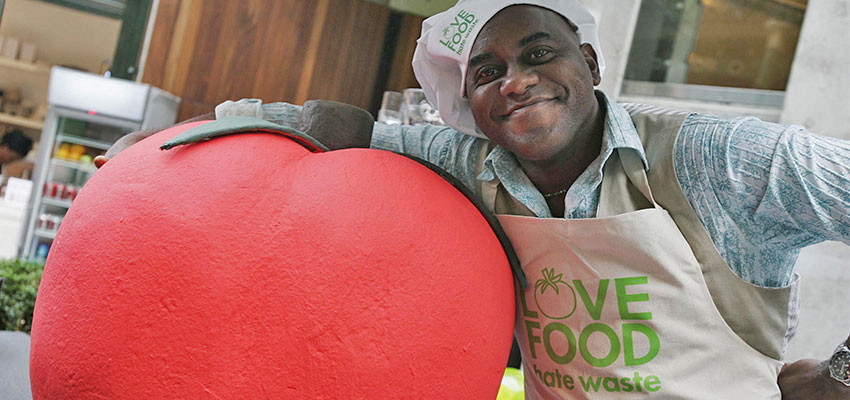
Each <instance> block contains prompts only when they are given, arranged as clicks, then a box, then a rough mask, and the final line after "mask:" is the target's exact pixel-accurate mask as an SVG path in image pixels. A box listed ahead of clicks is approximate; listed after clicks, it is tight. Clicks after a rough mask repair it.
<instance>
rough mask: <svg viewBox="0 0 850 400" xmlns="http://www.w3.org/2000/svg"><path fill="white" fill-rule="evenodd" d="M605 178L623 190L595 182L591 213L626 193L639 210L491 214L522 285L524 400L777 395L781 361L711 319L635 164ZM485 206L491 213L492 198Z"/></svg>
mask: <svg viewBox="0 0 850 400" xmlns="http://www.w3.org/2000/svg"><path fill="white" fill-rule="evenodd" d="M604 172H605V175H604V176H605V179H606V180H607V181H609V182H617V181H620V182H631V185H628V184H626V185H610V184H609V185H607V186H606V185H605V183H604V182H603V189H602V198H601V199H600V204H604V202H605V198H606V197H612V196H618V195H622V193H615V192H617V191H625V190H634V188H636V189H637V190H638V191H640V193H642V194H643V196H644V197H645V198H646V199H647V200H648V202H647V204H648V205H649V208H646V209H641V210H638V211H633V212H627V213H624V214H619V215H613V216H604V213H603V212H602V211H603V210H602V206H600V216H602V217H600V218H592V219H572V220H570V219H560V218H533V217H524V216H516V215H498V218H499V221H500V222H501V224H502V226H503V227H504V229H505V232H506V233H507V235H508V236H509V237H510V239H511V242H512V243H513V246H514V248H515V249H516V251H517V255H518V256H519V259H520V261H521V263H522V267H523V269H524V271H525V274H526V276H527V277H528V282H529V287H528V288H527V289H526V290H525V292H524V293H523V292H519V293H518V294H517V317H516V327H515V333H516V336H517V340H518V341H519V345H520V349H521V351H522V357H523V369H524V371H525V376H526V378H525V382H526V388H525V390H526V396H527V398H530V399H538V398H547V399H549V398H638V397H644V396H647V397H654V398H696V399H707V398H711V399H769V398H779V397H780V392H779V388H778V386H777V383H776V377H777V375H778V373H779V369H780V367H781V365H782V363H781V362H779V361H777V360H775V359H773V358H770V357H768V356H766V355H764V354H762V353H761V352H759V351H757V350H755V349H753V348H752V347H750V345H748V344H747V343H746V342H744V341H743V340H742V339H741V338H740V337H739V336H738V335H736V334H735V333H734V332H733V331H732V329H731V328H730V327H729V326H728V325H727V324H726V322H725V321H724V319H723V318H722V317H721V315H720V313H719V312H718V310H717V308H716V307H715V305H714V302H713V301H712V298H711V296H710V294H709V291H708V289H707V288H706V284H705V280H704V278H703V274H702V272H701V270H700V266H699V264H698V262H697V260H696V259H695V257H694V255H693V252H692V251H691V248H690V247H689V246H688V243H687V242H686V241H685V239H684V238H683V237H682V234H681V233H680V231H679V229H678V228H677V226H676V224H675V223H674V222H673V219H672V218H671V217H670V215H669V214H668V213H667V211H665V210H664V209H662V208H661V207H660V206H658V204H657V203H656V202H655V200H654V199H653V197H652V194H651V192H650V190H649V185H648V183H647V177H646V173H645V171H644V169H643V164H642V162H641V161H640V158H639V157H638V155H637V154H636V153H635V152H634V151H632V150H618V152H617V153H615V155H612V157H611V158H610V159H609V161H608V162H607V163H606V166H605V171H604ZM626 186H631V189H629V188H627V187H626ZM484 198H485V201H489V202H491V206H493V208H491V209H495V210H496V211H497V212H499V207H498V205H494V204H493V202H495V201H496V196H495V190H490V191H489V194H485V195H484ZM518 290H519V289H518Z"/></svg>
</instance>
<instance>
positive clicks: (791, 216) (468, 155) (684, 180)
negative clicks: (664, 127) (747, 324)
mask: <svg viewBox="0 0 850 400" xmlns="http://www.w3.org/2000/svg"><path fill="white" fill-rule="evenodd" d="M600 93H601V92H600ZM603 96H604V95H603ZM605 100H606V101H605V103H606V107H607V113H606V117H605V126H604V131H603V136H602V150H601V152H600V154H599V156H598V157H597V158H596V159H595V160H594V161H593V162H592V163H591V164H590V165H589V166H588V167H587V169H586V170H585V171H584V172H583V173H582V174H581V175H580V176H579V178H578V179H577V180H576V182H575V183H574V184H573V185H572V186H571V187H570V189H569V190H568V191H567V193H566V198H565V200H564V202H565V213H564V214H565V217H566V218H593V217H595V216H596V210H597V208H598V205H599V194H600V190H601V183H602V167H603V166H604V165H605V161H607V159H608V157H609V156H610V155H611V154H612V152H613V151H614V149H618V148H631V149H635V150H637V151H638V153H639V154H640V155H641V157H643V158H644V161H645V156H644V151H643V146H642V145H641V142H640V138H639V136H638V133H637V131H636V129H635V127H634V125H633V124H632V121H631V118H630V117H629V114H628V112H627V111H626V110H625V109H624V108H623V107H622V106H621V105H619V104H617V103H615V102H613V101H610V100H609V99H607V97H605ZM262 113H263V118H265V119H266V120H269V121H271V122H275V123H280V124H287V125H290V126H297V125H298V124H299V123H300V107H299V106H294V105H291V104H287V103H271V104H264V105H263V107H262ZM486 145H487V143H486V141H485V140H484V139H480V138H474V137H471V136H468V135H465V134H462V133H459V132H457V131H455V130H454V129H452V128H450V127H446V126H433V125H424V126H399V125H385V124H381V123H376V124H375V127H374V130H373V136H372V147H374V148H379V149H385V150H392V151H398V152H403V153H406V154H410V155H413V156H417V157H420V158H423V159H425V160H428V161H430V162H432V163H434V164H436V165H438V166H440V167H442V168H443V169H445V170H446V171H448V172H449V173H451V174H452V175H454V176H455V177H457V178H458V179H460V180H461V181H462V182H463V183H464V184H466V185H467V187H469V188H475V187H476V186H477V185H475V179H483V180H492V179H498V180H499V181H500V182H501V183H502V185H503V186H504V187H505V189H507V191H508V192H509V193H510V194H511V195H512V196H513V197H515V198H516V199H517V200H519V201H520V202H522V204H523V205H525V206H526V207H528V209H529V210H531V211H532V212H534V214H535V215H537V216H538V217H541V218H546V217H551V216H552V215H551V213H550V211H549V208H548V206H547V205H546V201H545V200H544V198H543V195H542V194H541V193H540V192H539V191H538V190H537V188H536V187H535V186H534V185H533V184H532V183H531V181H530V180H529V178H528V177H527V176H526V175H525V173H524V172H523V170H522V169H521V168H520V166H519V163H518V162H517V160H516V158H514V156H513V155H512V154H511V153H510V152H508V151H507V150H505V149H503V148H501V147H498V146H497V147H495V148H494V149H493V150H492V151H491V152H490V154H489V155H488V156H487V158H486V160H485V163H484V165H485V169H484V171H482V172H481V174H480V175H478V176H476V175H475V157H476V155H477V154H478V150H479V148H480V147H481V146H486ZM674 157H675V159H674V165H675V168H676V175H677V178H678V180H679V184H680V186H681V187H682V190H683V192H684V194H685V197H687V199H688V201H689V202H690V204H691V206H692V207H693V209H694V211H695V212H696V214H697V216H698V217H699V219H700V221H701V222H702V224H703V225H704V226H705V228H706V230H707V231H708V233H709V236H710V237H711V239H712V240H713V242H714V244H715V246H716V247H717V249H718V250H719V252H720V255H721V256H722V257H723V259H724V260H726V262H727V263H728V264H729V266H730V267H731V268H732V269H733V270H734V271H735V273H736V274H738V276H740V277H741V278H743V279H744V280H745V281H747V282H750V283H753V284H756V285H760V286H766V287H779V286H784V285H787V284H788V283H790V282H791V279H792V276H793V272H794V271H793V270H794V264H795V262H796V259H797V255H798V254H799V251H800V249H801V248H802V247H804V246H807V245H810V244H814V243H818V242H821V241H824V240H838V241H842V242H844V243H847V244H850V142H848V141H843V140H839V139H834V138H829V137H824V136H819V135H815V134H812V133H809V132H807V131H805V130H804V129H803V128H801V127H799V126H784V125H778V124H773V123H768V122H763V121H760V120H758V119H756V118H732V119H728V118H719V117H715V116H710V115H701V114H691V115H690V116H688V117H687V119H686V120H685V122H684V125H683V127H682V129H681V131H680V132H679V136H678V137H677V139H676V145H675V150H674Z"/></svg>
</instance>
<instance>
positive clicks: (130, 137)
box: [94, 131, 157, 168]
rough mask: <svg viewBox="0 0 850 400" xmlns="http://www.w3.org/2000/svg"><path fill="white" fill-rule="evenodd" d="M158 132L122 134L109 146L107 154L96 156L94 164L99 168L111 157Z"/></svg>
mask: <svg viewBox="0 0 850 400" xmlns="http://www.w3.org/2000/svg"><path fill="white" fill-rule="evenodd" d="M156 132H157V131H139V132H133V133H128V134H126V135H124V136H122V137H121V138H120V139H118V140H117V141H115V143H113V144H112V146H111V147H109V150H107V151H106V155H102V156H97V157H95V158H94V166H95V167H97V168H100V167H102V166H103V164H106V162H107V161H109V159H110V158H112V157H115V155H116V154H118V153H120V152H121V151H123V150H124V149H126V148H128V147H130V146H132V145H134V144H136V143H137V142H139V141H141V140H142V139H144V138H146V137H148V136H150V135H153V134H154V133H156Z"/></svg>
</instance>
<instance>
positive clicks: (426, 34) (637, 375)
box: [100, 0, 850, 399]
mask: <svg viewBox="0 0 850 400" xmlns="http://www.w3.org/2000/svg"><path fill="white" fill-rule="evenodd" d="M596 29H597V26H596V23H595V21H594V18H593V17H592V15H591V14H590V13H589V12H588V11H587V10H586V9H585V8H584V6H583V5H582V4H581V3H580V2H579V1H577V0H529V1H510V0H460V1H459V2H458V4H456V5H455V6H454V7H452V8H451V9H449V10H447V11H446V12H443V13H441V14H438V15H435V16H433V17H431V18H428V19H427V20H425V22H424V23H423V29H422V36H421V37H420V39H419V41H418V42H417V48H416V52H415V54H414V60H413V68H414V71H415V73H416V76H417V79H418V80H419V82H420V84H421V85H422V88H423V89H424V91H425V93H426V96H427V98H428V100H429V101H430V102H431V103H432V104H433V105H435V106H436V107H437V108H438V109H439V111H440V113H441V115H442V117H443V119H444V120H445V121H446V122H447V124H448V125H449V126H390V125H384V124H380V123H376V124H375V126H374V129H373V131H372V132H371V146H372V147H374V148H379V149H387V150H394V151H399V152H404V153H407V154H410V155H413V156H417V157H420V158H424V159H426V160H428V161H431V162H432V163H434V164H437V165H438V166H440V167H442V168H443V169H445V170H446V171H448V172H449V173H451V174H453V175H454V176H456V177H457V178H458V179H460V180H461V181H462V182H463V183H464V184H465V185H466V186H468V187H469V188H471V189H473V190H474V191H475V193H476V194H477V195H478V196H480V197H481V198H482V199H483V200H484V203H485V204H486V205H487V206H488V207H489V209H490V210H491V211H493V212H494V213H496V214H497V215H498V217H499V220H500V221H501V223H502V225H503V226H504V228H505V231H506V232H507V234H508V236H509V237H510V239H511V242H512V243H513V244H514V246H515V247H516V248H517V253H518V256H519V258H520V260H521V262H522V267H523V270H524V272H525V274H526V276H527V278H528V280H529V282H531V283H533V284H530V285H529V287H528V288H527V289H526V290H524V291H523V290H518V291H517V315H516V327H515V333H516V336H517V339H518V343H519V346H520V348H521V351H522V355H523V360H522V362H523V366H524V372H525V376H526V395H527V397H528V398H535V399H536V398H634V397H637V396H649V397H658V398H693V399H703V398H717V399H768V398H771V399H772V398H779V397H780V396H781V397H782V398H785V399H813V398H818V399H846V398H848V396H850V349H847V344H850V339H848V341H844V342H842V343H841V344H840V345H839V347H838V349H837V350H836V352H835V355H833V357H832V358H831V359H830V360H825V361H817V360H800V361H797V362H793V363H789V364H785V363H784V360H783V356H784V352H785V346H786V344H787V341H788V340H789V339H790V338H791V337H792V336H793V333H794V330H795V327H796V321H797V310H798V307H797V295H796V291H797V276H796V274H795V272H794V264H795V261H796V258H797V254H798V253H799V249H800V248H802V247H804V246H807V245H810V244H814V243H817V242H821V241H824V240H838V241H842V242H844V243H848V244H850V143H848V142H846V141H841V140H837V139H831V138H827V137H823V136H818V135H815V134H812V133H809V132H806V131H805V130H804V129H803V128H801V127H798V126H782V125H777V124H772V123H766V122H762V121H759V120H758V119H755V118H735V119H726V118H720V117H715V116H709V115H701V114H696V113H687V112H678V111H670V110H659V109H654V108H652V107H647V106H640V105H620V104H617V103H616V102H614V101H613V100H611V99H610V98H608V97H607V96H606V95H605V94H604V93H603V92H601V91H598V90H595V89H594V87H595V86H596V85H598V84H599V83H600V82H601V79H602V77H603V73H604V60H603V57H602V51H601V50H602V49H601V48H600V46H599V41H598V37H597V33H596ZM300 113H301V108H300V107H299V106H294V105H291V104H286V103H269V104H261V103H260V102H259V101H258V100H242V101H240V102H236V103H233V102H226V103H223V104H221V105H219V107H217V108H216V118H221V117H225V116H228V115H242V116H246V115H247V116H254V117H258V118H263V119H266V120H269V121H272V122H275V123H279V124H282V125H289V126H296V127H297V126H298V124H299V121H300V120H301V118H300ZM324 134H326V135H327V137H319V138H318V139H319V140H320V141H324V142H326V143H336V144H338V145H337V146H333V147H345V146H346V144H345V143H350V145H351V146H355V145H356V144H357V143H362V141H363V139H364V138H362V137H350V135H351V134H352V132H347V131H343V130H339V131H330V132H324ZM365 135H366V136H368V135H369V132H365ZM347 136H349V137H347ZM123 145H126V143H123V144H122V146H123ZM122 146H117V148H116V149H113V150H110V153H109V154H110V155H112V154H114V153H115V152H117V150H120V148H121V147H122ZM104 161H105V159H101V161H100V162H101V163H102V162H104ZM843 307H844V308H845V309H846V305H843ZM837 308H841V306H839V307H837ZM835 340H836V342H839V340H840V338H836V339H835ZM456 372H457V373H462V371H456Z"/></svg>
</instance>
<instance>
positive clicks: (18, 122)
mask: <svg viewBox="0 0 850 400" xmlns="http://www.w3.org/2000/svg"><path fill="white" fill-rule="evenodd" d="M0 123H5V124H9V125H14V126H20V127H22V128H30V129H37V130H41V129H42V128H44V121H39V120H37V119H31V118H24V117H18V116H15V115H11V114H4V113H0Z"/></svg>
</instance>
